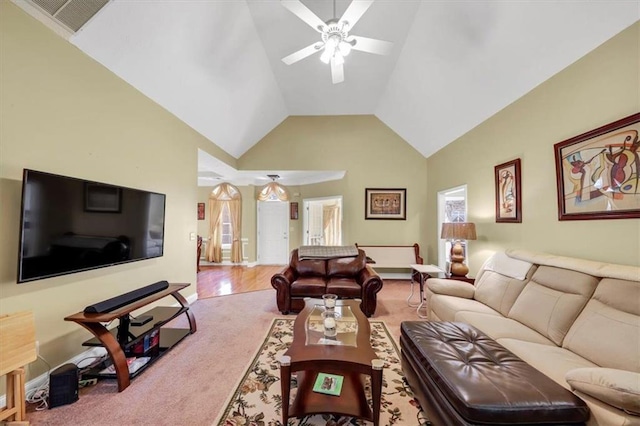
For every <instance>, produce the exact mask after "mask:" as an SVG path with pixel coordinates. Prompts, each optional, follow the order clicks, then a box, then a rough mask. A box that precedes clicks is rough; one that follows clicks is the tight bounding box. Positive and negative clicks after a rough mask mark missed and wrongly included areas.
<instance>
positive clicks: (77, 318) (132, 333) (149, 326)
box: [65, 284, 196, 392]
mask: <svg viewBox="0 0 640 426" xmlns="http://www.w3.org/2000/svg"><path fill="white" fill-rule="evenodd" d="M188 286H189V284H169V287H168V288H166V289H164V290H161V291H159V292H157V293H154V294H152V295H149V296H147V297H144V298H142V299H140V300H136V301H134V302H131V303H129V304H127V305H125V306H122V307H120V308H117V309H115V310H113V311H111V312H105V313H86V312H78V313H77V314H74V315H70V316H68V317H66V318H65V321H73V322H76V323H78V324H80V325H81V326H83V327H84V328H86V329H87V330H89V331H90V332H91V333H92V334H93V335H94V336H95V338H93V339H89V340H87V341H86V342H84V343H83V345H84V346H104V347H105V349H106V350H107V353H108V354H109V358H110V359H111V363H112V365H113V366H114V369H115V378H116V379H117V380H118V391H119V392H122V391H123V390H125V389H126V388H127V386H129V384H130V382H131V379H132V378H133V377H135V376H137V375H138V374H140V373H141V372H142V371H143V370H144V369H146V368H147V367H148V366H149V365H151V364H153V363H154V362H155V361H157V360H158V358H160V357H161V356H162V355H163V354H165V353H166V352H167V351H168V350H169V349H171V348H172V347H173V346H174V345H176V344H177V343H178V342H180V341H181V340H182V339H184V338H185V337H187V336H188V335H189V334H192V333H195V332H196V320H195V318H194V316H193V313H192V312H191V311H190V310H189V303H188V302H187V300H186V299H185V298H184V297H183V296H182V295H181V294H180V293H179V291H180V290H182V289H184V288H186V287H188ZM166 296H173V297H174V298H175V299H176V300H177V301H178V303H179V304H180V306H169V307H166V306H160V307H155V308H153V309H151V310H150V311H148V312H145V313H144V314H141V315H138V317H140V316H142V315H151V316H152V317H153V319H152V320H151V321H149V322H148V323H146V324H143V325H141V326H134V325H132V324H131V316H130V315H129V314H130V313H131V312H133V311H135V310H136V309H140V308H142V307H144V306H146V305H148V304H150V303H152V302H155V301H157V300H160V299H162V298H163V297H166ZM182 314H185V315H186V316H187V319H188V320H189V328H184V329H183V328H168V327H162V326H163V325H165V324H166V323H168V322H169V321H171V320H172V319H174V318H176V317H178V316H179V315H182ZM116 319H117V320H119V324H118V327H116V328H114V329H113V330H107V328H106V327H105V326H104V325H103V323H109V322H111V321H113V320H116ZM155 331H157V332H158V333H159V338H160V342H159V345H158V350H157V351H154V352H153V354H151V355H143V356H150V360H149V362H147V363H146V364H145V365H144V366H142V367H141V368H140V369H138V370H136V371H135V372H133V373H131V374H130V373H129V366H128V364H127V357H126V355H125V352H129V351H130V350H131V349H132V348H133V347H134V346H135V345H138V344H140V343H144V340H145V338H148V337H149V336H152V335H153V333H154V332H155ZM97 375H99V376H101V377H114V374H97Z"/></svg>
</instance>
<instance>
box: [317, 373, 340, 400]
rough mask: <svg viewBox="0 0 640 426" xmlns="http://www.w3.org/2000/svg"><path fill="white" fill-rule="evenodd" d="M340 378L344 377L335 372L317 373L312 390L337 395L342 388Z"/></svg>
mask: <svg viewBox="0 0 640 426" xmlns="http://www.w3.org/2000/svg"><path fill="white" fill-rule="evenodd" d="M342 380H344V377H342V376H338V375H337V374H327V373H318V377H317V378H316V382H315V384H314V385H313V391H314V392H320V393H326V394H327V395H336V396H338V395H340V391H341V390H342Z"/></svg>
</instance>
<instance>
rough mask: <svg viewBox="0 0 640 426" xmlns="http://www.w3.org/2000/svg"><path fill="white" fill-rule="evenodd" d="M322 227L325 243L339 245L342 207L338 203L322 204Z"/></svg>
mask: <svg viewBox="0 0 640 426" xmlns="http://www.w3.org/2000/svg"><path fill="white" fill-rule="evenodd" d="M322 228H323V229H324V244H325V245H327V246H337V245H340V244H341V241H340V233H341V229H340V228H341V226H340V209H339V208H338V206H337V205H335V204H334V205H324V206H322Z"/></svg>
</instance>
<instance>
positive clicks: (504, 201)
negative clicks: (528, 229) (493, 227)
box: [494, 158, 522, 223]
mask: <svg viewBox="0 0 640 426" xmlns="http://www.w3.org/2000/svg"><path fill="white" fill-rule="evenodd" d="M494 174H495V187H496V222H507V223H508V222H512V223H520V222H522V196H521V194H520V191H521V189H520V188H521V187H520V159H519V158H516V159H515V160H513V161H507V162H506V163H502V164H499V165H497V166H495V168H494Z"/></svg>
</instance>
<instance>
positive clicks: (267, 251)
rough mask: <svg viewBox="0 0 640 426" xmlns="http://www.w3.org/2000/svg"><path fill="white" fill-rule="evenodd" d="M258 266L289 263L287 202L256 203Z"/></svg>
mask: <svg viewBox="0 0 640 426" xmlns="http://www.w3.org/2000/svg"><path fill="white" fill-rule="evenodd" d="M257 204H258V229H257V231H258V253H257V261H258V264H259V265H286V264H287V263H289V202H288V201H286V202H285V201H258V203H257Z"/></svg>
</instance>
